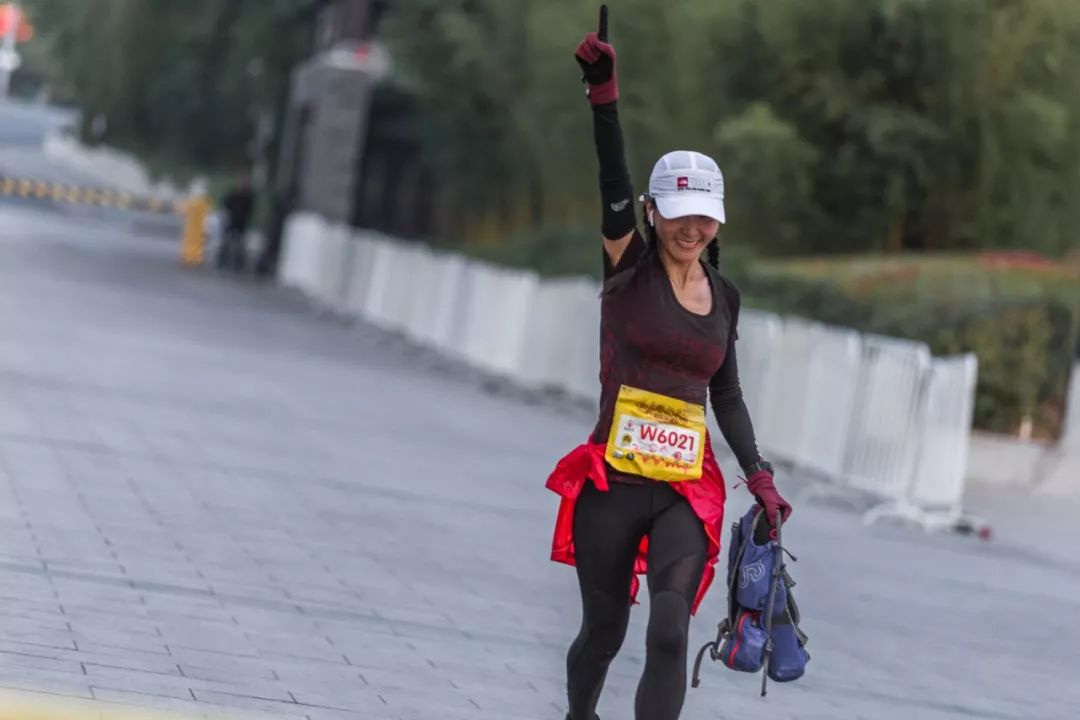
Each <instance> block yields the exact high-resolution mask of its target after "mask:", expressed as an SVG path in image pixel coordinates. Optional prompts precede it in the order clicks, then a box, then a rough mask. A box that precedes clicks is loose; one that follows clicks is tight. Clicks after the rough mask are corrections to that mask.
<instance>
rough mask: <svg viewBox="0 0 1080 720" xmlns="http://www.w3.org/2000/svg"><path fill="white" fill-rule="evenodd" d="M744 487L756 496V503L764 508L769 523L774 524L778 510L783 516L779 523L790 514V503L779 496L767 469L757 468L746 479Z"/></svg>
mask: <svg viewBox="0 0 1080 720" xmlns="http://www.w3.org/2000/svg"><path fill="white" fill-rule="evenodd" d="M746 487H747V488H749V489H750V494H751V495H753V496H754V497H755V498H757V501H758V505H760V506H761V507H762V508H763V509H764V510H765V517H766V518H768V520H769V524H770V525H776V513H777V511H780V512H782V513H783V517H782V518H781V519H780V522H781V523H785V522H787V519H788V517H789V516H790V515H791V505H790V504H789V503H788V501H787V500H785V499H784V498H783V497H781V496H780V492H779V491H778V490H777V489H776V485H775V484H774V483H773V476H772V473H770V472H769V471H768V470H758V471H757V472H755V473H753V474H751V475H750V477H748V478H747V479H746Z"/></svg>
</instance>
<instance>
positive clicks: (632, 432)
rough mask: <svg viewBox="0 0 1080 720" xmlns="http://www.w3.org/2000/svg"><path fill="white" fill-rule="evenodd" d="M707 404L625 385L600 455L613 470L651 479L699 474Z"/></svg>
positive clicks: (689, 477)
mask: <svg viewBox="0 0 1080 720" xmlns="http://www.w3.org/2000/svg"><path fill="white" fill-rule="evenodd" d="M704 443H705V408H704V406H702V405H695V404H693V403H688V402H684V401H682V400H677V399H675V398H672V397H668V396H666V395H660V394H657V393H651V392H648V391H646V390H639V389H637V388H633V387H630V386H628V385H623V386H621V387H620V388H619V397H618V399H617V400H616V401H615V414H614V415H613V417H612V420H611V434H610V435H609V436H608V443H607V449H606V451H605V453H604V458H605V459H606V460H607V461H608V463H609V464H610V465H611V466H612V467H613V468H615V469H616V470H619V471H622V472H625V473H632V474H634V475H641V476H643V477H647V478H650V479H652V480H661V481H664V482H678V481H680V480H697V479H698V478H700V477H701V463H702V460H703V459H704V457H705V448H704Z"/></svg>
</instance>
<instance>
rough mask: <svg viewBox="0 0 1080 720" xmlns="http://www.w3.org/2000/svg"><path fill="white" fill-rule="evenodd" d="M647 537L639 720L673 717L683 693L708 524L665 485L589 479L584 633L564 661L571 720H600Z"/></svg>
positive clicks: (584, 498)
mask: <svg viewBox="0 0 1080 720" xmlns="http://www.w3.org/2000/svg"><path fill="white" fill-rule="evenodd" d="M645 535H648V536H649V554H648V558H647V560H648V568H649V569H648V575H647V579H648V585H649V602H650V611H649V625H648V630H647V631H646V636H645V670H644V672H643V674H642V676H641V681H640V682H639V683H638V689H637V696H636V699H635V704H634V708H635V712H634V716H635V718H637V720H675V718H677V717H678V716H679V712H680V711H681V710H682V705H683V700H684V699H685V696H686V645H687V630H688V628H689V625H690V607H691V604H692V603H693V600H694V596H695V594H696V593H697V590H698V585H699V584H700V582H701V575H702V572H703V571H704V567H705V555H706V548H707V545H706V538H705V530H704V528H703V527H702V524H701V521H700V520H699V519H698V517H697V516H696V515H695V514H694V511H693V510H692V509H691V508H690V504H689V503H688V502H687V501H686V499H685V498H683V497H682V496H681V495H679V494H678V493H676V492H675V491H674V490H672V489H671V487H669V486H668V485H666V484H664V483H652V484H648V485H629V484H621V483H614V482H613V483H611V484H610V490H609V491H608V492H601V491H599V490H597V489H596V488H595V487H594V486H593V484H592V483H591V482H586V483H585V487H584V488H583V489H582V491H581V495H580V496H579V497H578V501H577V507H576V509H575V513H574V553H575V558H576V564H577V574H578V582H579V584H580V585H581V602H582V622H581V632H580V633H578V636H577V638H576V639H575V640H574V642H573V644H572V645H571V646H570V651H569V653H567V658H566V672H567V693H568V696H569V703H570V718H571V719H572V720H593V717H594V715H595V712H596V703H597V701H598V700H599V698H600V691H601V689H602V688H603V686H604V678H605V677H606V676H607V670H608V666H609V665H610V664H611V661H612V659H613V658H614V657H615V654H616V653H617V652H618V651H619V648H620V647H621V646H622V642H623V638H624V637H625V636H626V627H627V624H628V623H629V620H630V581H631V578H632V577H633V571H634V558H635V556H636V554H637V550H638V546H639V545H640V543H641V538H642V537H643V536H645Z"/></svg>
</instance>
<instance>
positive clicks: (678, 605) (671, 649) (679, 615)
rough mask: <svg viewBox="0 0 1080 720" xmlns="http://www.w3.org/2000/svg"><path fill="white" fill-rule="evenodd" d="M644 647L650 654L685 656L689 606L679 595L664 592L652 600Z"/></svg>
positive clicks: (657, 594)
mask: <svg viewBox="0 0 1080 720" xmlns="http://www.w3.org/2000/svg"><path fill="white" fill-rule="evenodd" d="M651 605H652V607H651V609H650V611H649V627H648V630H647V631H646V635H645V647H646V650H647V651H648V652H650V653H660V654H664V655H671V656H672V657H682V656H684V655H685V654H686V644H687V641H688V633H689V625H690V606H689V604H688V603H687V602H686V598H685V597H683V595H682V594H681V593H678V592H674V591H671V590H665V591H662V592H658V593H656V595H655V596H654V597H653V598H652V602H651Z"/></svg>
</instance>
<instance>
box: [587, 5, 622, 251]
mask: <svg viewBox="0 0 1080 720" xmlns="http://www.w3.org/2000/svg"><path fill="white" fill-rule="evenodd" d="M574 57H575V58H576V59H577V62H578V64H579V65H580V66H581V70H582V74H583V75H584V81H585V84H586V87H587V96H588V98H589V103H590V104H591V105H592V113H593V138H594V140H595V142H596V156H597V160H598V161H599V163H600V202H601V209H600V212H601V223H600V233H601V235H602V236H603V238H604V250H605V251H606V253H607V256H608V260H609V261H610V263H611V266H612V267H614V266H615V265H617V264H618V263H619V260H620V259H621V258H622V256H623V253H624V252H625V251H626V248H627V246H628V245H629V244H630V242H631V240H632V238H633V234H634V227H635V225H636V221H635V219H634V200H633V198H634V187H633V185H632V184H631V182H630V173H629V171H628V170H627V168H626V153H625V150H624V148H623V137H622V128H621V127H620V126H619V111H618V99H619V87H618V81H617V78H616V74H615V48H614V47H612V46H611V45H610V44H609V43H608V42H607V6H606V5H601V6H600V23H599V29H598V31H597V32H591V33H589V34H588V35H586V36H585V39H584V40H582V41H581V43H580V44H579V45H578V47H577V50H576V51H575V53H574Z"/></svg>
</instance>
